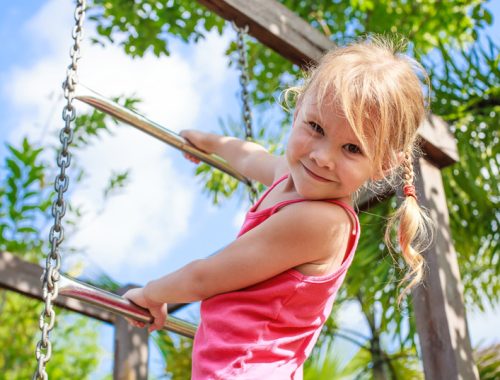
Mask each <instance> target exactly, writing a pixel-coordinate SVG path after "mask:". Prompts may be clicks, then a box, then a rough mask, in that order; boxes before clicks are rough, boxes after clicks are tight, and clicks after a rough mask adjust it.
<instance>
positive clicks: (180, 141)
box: [75, 84, 250, 185]
mask: <svg viewBox="0 0 500 380" xmlns="http://www.w3.org/2000/svg"><path fill="white" fill-rule="evenodd" d="M75 99H78V100H80V101H82V102H84V103H86V104H88V105H90V106H92V107H93V108H96V109H98V110H100V111H102V112H104V113H106V114H108V115H110V116H112V117H114V118H116V119H118V120H120V121H123V122H124V123H127V124H129V125H131V126H133V127H135V128H137V129H139V130H141V131H143V132H146V133H147V134H149V135H151V136H153V137H156V138H157V139H159V140H161V141H163V142H164V143H167V144H168V145H170V146H172V147H174V148H176V149H179V150H181V151H183V152H186V153H189V154H191V155H193V156H195V157H196V158H199V159H200V160H201V161H203V162H206V163H207V164H209V165H211V166H213V167H214V168H217V169H219V170H221V171H223V172H224V173H227V174H229V175H231V176H233V177H234V178H236V179H237V180H239V181H241V182H243V183H245V184H247V185H250V180H248V179H247V178H245V177H244V176H243V175H241V174H240V173H238V172H237V171H236V170H235V169H233V168H232V167H231V166H229V165H228V164H227V162H225V161H224V160H223V159H221V158H220V157H217V156H215V155H212V154H207V153H205V152H203V151H201V150H199V149H198V148H196V147H194V146H193V145H191V144H190V143H189V142H188V141H187V140H186V139H185V138H183V137H182V136H179V135H178V134H177V133H175V132H172V131H171V130H169V129H167V128H165V127H163V126H162V125H160V124H158V123H155V122H154V121H151V120H149V119H148V118H146V117H145V116H142V115H140V114H138V113H137V112H135V111H132V110H130V109H128V108H126V107H123V106H121V105H119V104H118V103H116V102H113V101H112V100H110V99H108V98H106V97H104V96H102V95H100V94H98V93H97V92H95V91H93V90H91V89H89V88H87V87H85V86H83V85H82V84H79V85H78V86H77V88H76V93H75Z"/></svg>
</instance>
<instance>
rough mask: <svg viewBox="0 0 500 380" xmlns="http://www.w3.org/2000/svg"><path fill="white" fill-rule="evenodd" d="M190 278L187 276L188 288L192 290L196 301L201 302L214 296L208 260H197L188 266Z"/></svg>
mask: <svg viewBox="0 0 500 380" xmlns="http://www.w3.org/2000/svg"><path fill="white" fill-rule="evenodd" d="M188 268H189V274H190V275H189V276H187V281H189V283H188V284H186V288H188V289H190V290H191V291H190V293H191V294H192V296H193V298H194V300H195V301H201V300H204V299H206V298H209V297H211V296H213V295H214V294H212V292H211V289H212V287H213V284H211V279H210V276H209V274H208V271H207V266H206V260H204V259H200V260H195V261H193V262H191V263H190V264H188Z"/></svg>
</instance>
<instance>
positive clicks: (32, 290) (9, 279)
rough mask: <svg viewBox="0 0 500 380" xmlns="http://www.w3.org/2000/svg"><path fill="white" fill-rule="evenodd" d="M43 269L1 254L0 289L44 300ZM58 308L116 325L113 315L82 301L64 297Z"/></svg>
mask: <svg viewBox="0 0 500 380" xmlns="http://www.w3.org/2000/svg"><path fill="white" fill-rule="evenodd" d="M42 273H43V269H42V267H40V266H39V265H36V264H32V263H29V262H27V261H24V260H22V259H20V258H18V257H16V256H14V255H13V254H11V253H9V252H0V287H1V288H6V289H9V290H13V291H16V292H18V293H21V294H24V295H26V296H28V297H32V298H36V299H38V300H42V285H41V282H40V277H41V276H42ZM55 304H56V305H57V306H60V307H63V308H65V309H67V310H71V311H75V312H77V313H80V314H83V315H86V316H89V317H92V318H95V319H98V320H100V321H103V322H107V323H114V322H115V316H114V315H113V314H112V313H109V312H107V311H104V310H101V309H98V308H96V307H94V306H90V305H87V304H85V303H82V302H80V301H77V300H74V299H70V298H67V297H64V296H58V297H57V299H56V300H55Z"/></svg>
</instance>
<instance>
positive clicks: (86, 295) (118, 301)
mask: <svg viewBox="0 0 500 380" xmlns="http://www.w3.org/2000/svg"><path fill="white" fill-rule="evenodd" d="M59 294H61V295H64V296H66V297H70V298H75V299H77V300H80V301H83V302H85V303H89V304H91V305H94V306H97V307H99V308H102V309H104V310H107V311H110V312H112V313H116V314H119V315H121V316H123V317H127V318H131V319H135V320H136V321H140V322H146V323H151V322H152V320H153V317H152V316H151V314H149V311H147V310H146V309H143V308H142V307H139V306H137V305H135V304H134V303H132V302H131V301H129V300H128V299H126V298H123V297H120V296H119V295H116V294H113V293H110V292H107V291H105V290H102V289H99V288H96V287H95V286H92V285H89V284H86V283H84V282H81V281H78V280H75V279H72V278H70V277H67V276H64V275H61V278H60V280H59ZM196 328H197V326H196V325H195V324H193V323H190V322H186V321H183V320H182V319H179V318H175V317H172V316H170V315H169V316H167V320H166V321H165V326H164V327H163V329H164V330H168V331H172V332H175V333H177V334H180V335H183V336H185V337H188V338H193V337H194V334H195V333H196Z"/></svg>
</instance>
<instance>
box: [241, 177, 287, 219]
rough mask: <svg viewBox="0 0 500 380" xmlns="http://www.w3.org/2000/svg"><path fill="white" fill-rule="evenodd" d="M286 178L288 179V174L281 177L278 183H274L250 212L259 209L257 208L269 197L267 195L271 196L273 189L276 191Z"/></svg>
mask: <svg viewBox="0 0 500 380" xmlns="http://www.w3.org/2000/svg"><path fill="white" fill-rule="evenodd" d="M286 178H288V174H285V175H283V176H281V177H280V178H278V179H277V180H276V181H274V183H273V184H272V185H271V186H269V187H268V188H267V190H266V191H265V192H264V194H262V196H261V197H260V198H259V200H258V201H257V202H256V203H254V205H253V206H252V208H251V209H250V210H251V211H253V210H255V209H257V207H259V206H260V204H261V203H262V201H263V200H264V198H265V197H267V194H269V192H270V191H271V190H272V189H274V188H275V187H276V186H277V185H278V184H279V183H281V182H283V181H284V180H285V179H286Z"/></svg>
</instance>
